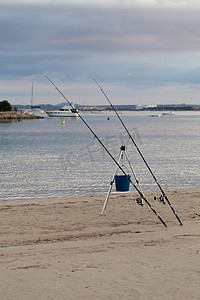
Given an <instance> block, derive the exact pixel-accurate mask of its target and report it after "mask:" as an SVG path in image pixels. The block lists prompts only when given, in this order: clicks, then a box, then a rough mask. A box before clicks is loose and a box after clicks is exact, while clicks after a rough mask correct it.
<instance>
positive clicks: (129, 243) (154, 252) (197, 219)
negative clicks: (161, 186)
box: [0, 189, 200, 300]
mask: <svg viewBox="0 0 200 300" xmlns="http://www.w3.org/2000/svg"><path fill="white" fill-rule="evenodd" d="M154 195H156V196H159V193H158V192H157V193H153V192H148V193H145V196H146V197H147V199H148V200H149V201H150V202H151V204H152V206H153V207H154V208H155V210H156V211H157V212H158V214H159V215H160V216H161V217H162V218H163V220H164V221H165V222H166V224H167V226H168V227H167V228H165V227H164V226H163V225H162V223H160V221H159V219H158V218H157V217H156V216H155V214H154V213H153V212H152V211H150V210H149V209H148V207H147V206H146V205H144V207H141V206H139V205H137V204H136V201H135V199H136V197H137V195H136V194H135V193H112V195H111V198H110V201H109V203H108V206H107V209H106V211H105V212H104V214H103V216H100V212H101V208H102V205H103V203H104V200H105V196H106V195H91V196H76V197H62V198H48V199H36V200H23V201H13V202H1V203H0V214H1V218H0V222H1V234H0V264H1V268H0V299H3V300H8V299H9V300H11V299H13V300H14V299H20V300H23V299H26V300H27V299H29V300H32V299H34V300H35V299H52V300H53V299H143V300H144V299H167V300H168V299H200V204H199V203H200V189H198V190H197V189H196V190H179V191H169V192H168V193H167V195H168V198H169V200H170V201H171V203H172V205H173V207H174V208H175V210H176V212H177V214H178V216H179V217H180V219H181V220H182V222H183V226H180V225H179V223H178V221H177V219H176V218H175V216H174V214H173V213H172V211H171V209H170V207H169V205H167V204H165V205H163V204H161V203H159V202H158V201H155V200H154V199H153V196H154Z"/></svg>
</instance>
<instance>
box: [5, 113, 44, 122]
mask: <svg viewBox="0 0 200 300" xmlns="http://www.w3.org/2000/svg"><path fill="white" fill-rule="evenodd" d="M32 119H44V117H41V116H36V115H34V114H30V113H26V112H23V111H5V112H0V120H1V121H2V120H3V121H9V120H32Z"/></svg>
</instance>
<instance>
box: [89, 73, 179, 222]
mask: <svg viewBox="0 0 200 300" xmlns="http://www.w3.org/2000/svg"><path fill="white" fill-rule="evenodd" d="M94 82H95V83H96V84H97V86H98V87H99V88H100V90H101V92H102V93H103V95H104V96H105V98H106V99H107V101H108V103H109V104H110V106H111V107H112V109H113V110H114V112H115V114H116V115H117V117H118V119H119V121H120V122H121V124H122V126H123V127H124V129H125V130H126V132H127V134H128V136H129V138H130V139H131V141H132V143H133V144H134V146H135V147H136V149H137V151H138V153H139V154H140V156H141V158H142V160H143V161H144V163H145V165H146V166H147V168H148V170H149V172H150V173H151V175H152V177H153V179H154V180H155V182H156V184H157V186H158V188H159V189H160V191H161V193H162V195H163V197H164V199H165V200H166V201H167V203H168V205H169V206H170V208H171V210H172V212H173V214H174V215H175V217H176V218H177V220H178V222H179V224H180V225H183V224H182V222H181V220H180V218H179V216H178V215H177V213H176V211H175V209H174V208H173V206H172V204H171V203H170V201H169V199H168V197H167V195H166V194H165V192H164V190H163V189H162V187H161V185H160V184H159V182H158V181H157V179H156V177H155V175H154V173H153V172H152V170H151V168H150V166H149V164H148V163H147V161H146V159H145V158H144V156H143V154H142V152H141V151H140V149H139V148H138V146H137V144H136V142H135V141H134V139H133V137H132V135H131V134H130V132H129V130H128V129H127V127H126V125H125V124H124V122H123V120H122V118H121V117H120V115H119V114H118V112H117V110H116V108H115V107H114V106H113V105H112V103H111V101H110V99H109V98H108V96H107V95H106V93H105V92H104V90H103V89H102V88H101V86H100V84H99V83H98V82H97V81H96V79H94Z"/></svg>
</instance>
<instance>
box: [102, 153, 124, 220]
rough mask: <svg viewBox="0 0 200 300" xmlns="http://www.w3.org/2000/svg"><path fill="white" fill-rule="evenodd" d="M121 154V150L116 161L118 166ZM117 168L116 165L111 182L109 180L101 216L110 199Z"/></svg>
mask: <svg viewBox="0 0 200 300" xmlns="http://www.w3.org/2000/svg"><path fill="white" fill-rule="evenodd" d="M122 154H123V151H122V150H121V151H120V154H119V158H118V161H117V163H118V164H119V162H120V160H121V157H122ZM118 168H119V167H118V165H117V166H116V168H115V172H114V174H113V177H112V180H111V182H110V186H109V190H108V192H107V196H106V199H105V201H104V205H103V208H102V211H101V216H102V215H103V212H104V210H105V209H106V207H107V204H108V200H109V198H110V194H111V191H112V187H113V183H114V180H115V175H116V173H117V170H118Z"/></svg>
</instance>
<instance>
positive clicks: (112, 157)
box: [45, 76, 167, 227]
mask: <svg viewBox="0 0 200 300" xmlns="http://www.w3.org/2000/svg"><path fill="white" fill-rule="evenodd" d="M45 77H46V78H47V79H48V81H49V82H50V83H51V84H52V85H53V86H54V87H55V89H56V90H57V91H58V92H59V93H60V94H61V96H62V97H63V98H64V99H65V101H67V103H68V104H69V105H70V106H71V107H72V108H73V109H74V106H73V105H72V104H71V102H70V101H69V100H68V99H67V98H66V97H65V95H64V94H63V93H62V92H61V91H60V90H59V88H58V87H57V86H56V85H55V84H54V83H53V81H52V80H51V79H50V78H49V77H48V76H45ZM75 110H76V109H75ZM76 113H77V114H78V116H79V117H80V119H81V120H82V121H83V123H84V124H85V125H86V127H87V128H88V129H89V130H90V131H91V133H92V134H93V136H94V137H95V138H96V139H97V140H98V142H99V143H100V144H101V146H102V147H103V148H104V150H105V151H106V152H107V154H108V155H109V156H110V157H111V159H112V160H113V161H114V163H115V164H116V165H117V166H118V168H119V169H120V170H121V171H122V173H123V174H124V175H125V176H126V178H128V180H129V181H130V183H131V184H132V186H133V187H134V188H135V190H136V191H137V192H138V194H139V195H140V197H141V198H142V199H143V200H144V201H145V202H146V204H147V205H148V207H149V208H150V209H151V210H152V211H153V213H154V214H155V215H156V216H157V217H158V219H159V220H160V222H161V223H162V224H163V225H164V226H165V227H167V225H166V224H165V222H164V221H163V219H162V218H161V217H160V216H159V215H158V214H157V212H156V211H155V209H154V208H153V207H152V205H151V204H150V203H149V201H148V200H147V199H146V198H145V196H144V195H143V193H142V192H141V191H140V190H139V189H138V187H137V186H136V185H135V184H134V183H133V182H132V180H131V178H130V177H129V176H128V175H127V174H126V172H125V171H124V170H123V168H122V167H121V166H120V164H119V163H118V162H117V160H116V159H115V158H114V156H113V155H112V154H111V153H110V151H109V150H108V149H107V148H106V146H105V145H104V144H103V143H102V141H101V140H100V139H99V138H98V136H97V135H96V134H95V132H94V131H93V130H92V128H91V127H90V126H89V125H88V123H87V122H86V121H85V120H84V118H83V117H82V116H81V114H80V113H79V112H78V111H77V110H76Z"/></svg>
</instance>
